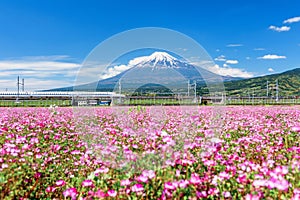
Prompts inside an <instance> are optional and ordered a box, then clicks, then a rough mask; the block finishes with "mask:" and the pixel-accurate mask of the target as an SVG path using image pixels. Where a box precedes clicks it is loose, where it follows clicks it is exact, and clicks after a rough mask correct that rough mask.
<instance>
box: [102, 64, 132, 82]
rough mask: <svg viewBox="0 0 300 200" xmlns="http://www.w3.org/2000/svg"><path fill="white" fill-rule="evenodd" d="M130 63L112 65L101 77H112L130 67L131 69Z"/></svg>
mask: <svg viewBox="0 0 300 200" xmlns="http://www.w3.org/2000/svg"><path fill="white" fill-rule="evenodd" d="M130 68H131V66H130V65H116V66H114V67H110V68H108V69H107V70H106V72H105V73H104V74H103V75H101V76H100V78H101V79H106V78H111V77H113V76H116V75H118V74H120V73H122V72H124V71H126V70H128V69H130Z"/></svg>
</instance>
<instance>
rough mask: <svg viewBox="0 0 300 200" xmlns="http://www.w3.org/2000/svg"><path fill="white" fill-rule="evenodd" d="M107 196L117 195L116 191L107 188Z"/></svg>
mask: <svg viewBox="0 0 300 200" xmlns="http://www.w3.org/2000/svg"><path fill="white" fill-rule="evenodd" d="M107 194H108V196H110V197H115V196H117V192H116V191H115V190H108V191H107Z"/></svg>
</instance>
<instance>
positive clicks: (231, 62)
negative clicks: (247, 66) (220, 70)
mask: <svg viewBox="0 0 300 200" xmlns="http://www.w3.org/2000/svg"><path fill="white" fill-rule="evenodd" d="M226 63H227V64H231V65H236V64H238V63H239V61H237V60H226Z"/></svg>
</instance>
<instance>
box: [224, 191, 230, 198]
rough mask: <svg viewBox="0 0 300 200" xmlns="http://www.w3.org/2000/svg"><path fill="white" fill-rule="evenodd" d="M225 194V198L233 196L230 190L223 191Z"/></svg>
mask: <svg viewBox="0 0 300 200" xmlns="http://www.w3.org/2000/svg"><path fill="white" fill-rule="evenodd" d="M223 196H224V197H225V198H229V197H231V194H230V192H223Z"/></svg>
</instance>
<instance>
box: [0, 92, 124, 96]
mask: <svg viewBox="0 0 300 200" xmlns="http://www.w3.org/2000/svg"><path fill="white" fill-rule="evenodd" d="M13 97H24V98H30V97H35V98H38V97H70V98H72V97H95V98H97V97H98V98H99V97H110V98H112V97H125V95H122V94H117V93H115V92H85V91H82V92H81V91H49V92H48V91H47V92H42V91H39V92H23V91H22V92H19V93H18V92H12V91H11V92H10V91H3V92H1V91H0V98H13Z"/></svg>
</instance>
